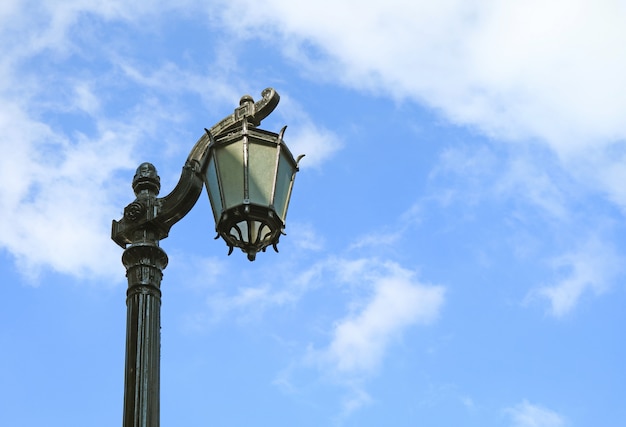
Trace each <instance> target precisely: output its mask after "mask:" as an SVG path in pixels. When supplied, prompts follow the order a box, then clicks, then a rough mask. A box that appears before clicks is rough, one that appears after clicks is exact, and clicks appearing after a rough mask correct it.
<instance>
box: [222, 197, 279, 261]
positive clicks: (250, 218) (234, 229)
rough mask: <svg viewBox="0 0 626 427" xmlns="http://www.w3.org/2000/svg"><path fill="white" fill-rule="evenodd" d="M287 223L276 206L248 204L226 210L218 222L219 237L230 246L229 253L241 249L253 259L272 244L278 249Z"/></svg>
mask: <svg viewBox="0 0 626 427" xmlns="http://www.w3.org/2000/svg"><path fill="white" fill-rule="evenodd" d="M284 227H285V225H284V224H283V222H282V221H281V220H280V219H279V218H278V216H277V215H276V212H275V211H274V209H273V208H272V207H267V206H258V205H253V204H245V205H241V206H237V207H235V208H232V209H229V210H228V211H226V212H223V213H222V217H221V218H220V220H219V221H218V223H217V227H216V228H217V233H218V234H217V236H215V238H216V239H219V238H220V237H221V238H223V239H224V241H225V242H226V244H227V245H228V248H229V250H228V255H230V254H232V253H233V250H234V248H239V249H241V250H242V252H245V253H246V254H247V255H248V259H249V260H250V261H254V260H255V259H256V254H257V253H258V252H265V250H266V249H267V248H268V247H269V246H272V247H273V248H274V250H275V251H276V252H278V246H277V245H278V240H279V238H280V236H281V234H285V233H284V232H283V229H284Z"/></svg>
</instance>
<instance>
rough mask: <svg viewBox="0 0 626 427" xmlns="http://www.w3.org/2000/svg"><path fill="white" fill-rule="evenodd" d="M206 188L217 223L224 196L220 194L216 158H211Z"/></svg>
mask: <svg viewBox="0 0 626 427" xmlns="http://www.w3.org/2000/svg"><path fill="white" fill-rule="evenodd" d="M205 180H206V187H207V192H208V193H209V200H211V208H212V209H213V216H214V217H215V222H216V223H217V222H218V221H219V219H220V216H221V214H222V195H221V194H220V186H219V181H218V179H217V169H216V167H215V157H214V156H211V157H210V158H209V165H208V166H207V171H206V178H205Z"/></svg>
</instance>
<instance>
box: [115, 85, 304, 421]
mask: <svg viewBox="0 0 626 427" xmlns="http://www.w3.org/2000/svg"><path fill="white" fill-rule="evenodd" d="M262 95H263V98H262V99H261V100H260V101H258V102H256V103H255V102H254V100H253V99H252V97H250V96H244V97H242V98H241V101H240V106H239V107H238V108H236V109H235V112H234V113H233V114H231V115H230V116H228V117H226V118H225V119H224V120H222V121H220V122H219V123H217V124H216V125H215V126H213V127H212V128H211V129H210V130H209V129H205V134H204V135H202V137H201V138H200V139H199V140H198V142H196V144H195V145H194V147H193V148H192V150H191V153H190V154H189V157H188V158H187V161H186V162H185V165H184V166H183V171H182V174H181V177H180V180H179V182H178V184H177V185H176V187H175V188H174V190H173V191H172V192H171V193H170V194H168V195H167V196H165V197H161V198H159V197H157V195H158V194H159V190H160V187H161V184H160V180H159V176H158V175H157V171H156V169H155V167H154V166H153V165H152V164H150V163H143V164H141V165H140V166H139V168H137V173H136V174H135V177H134V178H133V190H134V191H135V195H136V199H135V201H134V202H132V203H131V204H130V205H128V206H126V208H125V209H124V217H123V218H122V219H121V220H120V221H113V226H112V231H111V238H112V239H113V240H114V241H115V243H117V244H118V245H120V246H121V247H122V248H124V249H125V250H124V254H123V255H122V263H123V264H124V266H125V267H126V277H127V278H128V291H127V293H126V295H127V298H126V306H127V323H126V365H125V376H124V423H123V426H124V427H158V426H159V396H160V391H159V387H160V357H161V356H160V350H161V333H160V329H161V289H160V287H161V279H162V277H163V269H164V268H165V267H166V266H167V255H166V254H165V252H164V251H163V249H161V248H160V247H159V241H160V240H161V239H164V238H166V237H167V236H168V234H169V230H170V228H171V227H172V226H173V225H174V224H175V223H177V222H178V221H179V220H181V219H182V218H183V217H184V216H185V215H186V214H187V213H188V212H189V211H190V210H191V208H192V207H193V206H194V205H195V203H196V201H197V200H198V198H199V196H200V193H201V192H202V187H203V186H205V187H206V189H207V192H208V195H209V199H210V201H211V208H212V210H213V216H214V218H215V224H216V226H215V229H216V231H217V233H218V236H217V237H216V238H218V237H219V236H221V237H222V238H223V239H224V240H225V241H226V244H227V245H228V247H229V252H228V254H229V255H230V254H231V253H232V251H233V249H234V248H235V247H237V248H240V249H241V250H242V251H243V252H245V253H247V255H248V259H249V260H250V261H254V259H255V256H256V254H257V253H258V252H260V251H265V249H266V248H267V247H268V246H270V245H271V246H273V248H274V249H275V250H276V251H278V249H277V244H278V240H279V237H280V235H281V234H282V233H283V230H284V227H285V216H286V214H287V207H288V205H289V199H290V197H291V189H292V187H293V181H294V178H295V174H296V172H297V171H298V161H299V160H300V157H302V156H300V157H299V158H298V159H297V160H296V159H294V157H293V155H292V154H291V152H290V151H289V149H288V148H287V146H286V145H285V144H284V142H283V133H284V131H285V128H283V129H282V130H281V131H280V133H278V134H276V133H273V132H268V131H265V130H262V129H258V128H257V126H258V125H260V124H261V120H263V119H264V118H265V117H267V116H268V115H269V114H270V113H271V112H272V111H273V110H274V108H276V105H278V101H279V99H280V97H279V96H278V93H276V91H275V90H274V89H270V88H268V89H265V90H264V91H263V93H262Z"/></svg>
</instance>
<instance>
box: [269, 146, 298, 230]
mask: <svg viewBox="0 0 626 427" xmlns="http://www.w3.org/2000/svg"><path fill="white" fill-rule="evenodd" d="M289 157H290V156H288V155H287V154H286V153H285V151H284V150H280V160H279V163H278V172H277V177H276V195H275V197H274V208H275V209H276V213H277V214H278V216H279V217H280V219H281V220H282V221H283V222H285V216H286V215H287V206H288V204H289V196H290V193H291V182H292V180H293V175H294V174H295V172H296V167H295V165H293V164H292V162H291V160H290V158H289Z"/></svg>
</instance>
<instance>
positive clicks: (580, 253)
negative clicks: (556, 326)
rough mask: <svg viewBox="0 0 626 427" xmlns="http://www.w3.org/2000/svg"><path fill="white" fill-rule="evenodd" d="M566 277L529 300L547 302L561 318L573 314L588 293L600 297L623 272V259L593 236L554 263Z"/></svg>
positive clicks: (547, 286) (552, 310)
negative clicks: (540, 299) (536, 299)
mask: <svg viewBox="0 0 626 427" xmlns="http://www.w3.org/2000/svg"><path fill="white" fill-rule="evenodd" d="M552 264H553V268H554V269H555V271H557V272H558V273H560V275H562V276H563V277H562V278H561V279H559V280H558V281H557V283H555V284H552V285H546V286H543V287H541V288H539V289H536V290H534V291H532V292H531V293H530V294H529V295H528V297H527V299H535V298H537V297H539V298H542V299H547V300H548V301H549V303H550V313H551V314H552V315H553V316H555V317H562V316H564V315H566V314H568V313H569V312H571V311H572V310H573V309H574V308H575V307H576V305H577V304H578V302H579V300H580V298H581V297H582V295H583V294H584V293H586V292H593V293H594V294H601V293H603V292H605V291H606V290H607V289H608V288H609V287H610V285H611V282H612V280H613V279H614V277H615V276H616V275H617V274H618V273H619V272H620V271H622V270H623V268H622V265H623V259H622V258H621V257H620V256H619V255H618V254H616V252H615V250H614V248H613V247H612V246H610V245H608V244H607V243H605V242H603V241H601V240H599V238H596V237H592V238H590V239H588V240H587V241H586V242H585V243H584V244H583V245H581V246H580V247H579V248H577V249H576V250H574V251H572V252H569V253H566V254H564V255H562V256H560V257H558V258H556V259H554V260H553V262H552Z"/></svg>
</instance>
